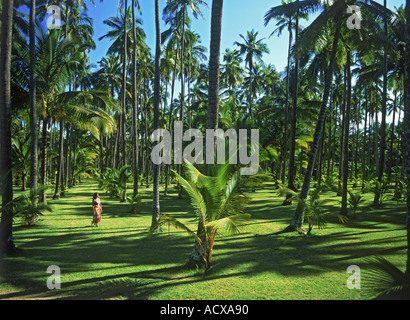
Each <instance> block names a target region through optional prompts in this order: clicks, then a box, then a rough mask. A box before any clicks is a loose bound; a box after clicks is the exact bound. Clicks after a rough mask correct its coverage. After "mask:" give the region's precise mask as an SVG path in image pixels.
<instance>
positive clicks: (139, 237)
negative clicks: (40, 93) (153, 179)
mask: <svg viewBox="0 0 410 320" xmlns="http://www.w3.org/2000/svg"><path fill="white" fill-rule="evenodd" d="M98 191H101V190H98V183H97V182H95V181H93V180H86V181H85V182H83V183H81V184H79V185H77V186H75V187H73V188H72V189H70V190H69V191H68V192H67V193H66V195H65V196H64V197H62V198H61V199H60V200H58V201H57V200H51V199H50V201H49V204H50V205H51V207H52V208H53V212H51V213H47V214H46V215H45V216H44V217H43V219H42V220H41V221H40V222H39V223H38V224H37V225H34V226H31V227H26V226H23V225H21V224H20V223H19V221H16V224H15V227H14V236H15V243H16V246H17V247H18V249H19V253H18V254H17V255H16V256H14V257H5V258H3V259H2V260H0V299H50V298H51V299H56V298H62V299H164V300H165V299H169V300H173V299H201V300H209V299H217V300H220V299H222V300H226V299H235V300H236V299H239V300H241V299H250V300H252V299H258V300H288V299H292V300H294V299H301V300H303V299H315V300H316V299H317V300H328V299H332V300H357V299H367V298H368V297H367V296H366V295H365V290H364V286H365V274H366V272H365V271H366V270H365V269H364V268H363V269H362V281H363V282H362V289H360V290H357V289H356V290H349V289H348V288H347V286H346V281H347V278H348V277H349V274H347V273H346V270H347V268H348V266H350V265H358V266H359V267H360V266H361V265H363V262H364V261H365V259H366V258H368V257H372V256H382V257H384V258H386V259H387V260H389V261H390V262H392V263H394V264H395V265H396V266H397V267H398V268H400V269H401V270H404V268H405V262H406V232H405V225H404V222H405V206H404V204H403V203H397V202H393V201H385V204H384V206H383V207H382V208H372V209H370V207H369V205H370V204H371V201H372V197H371V194H366V195H365V200H366V202H365V203H364V207H365V208H368V209H366V210H362V211H361V212H358V214H357V216H356V218H355V219H351V220H349V222H348V223H347V224H344V225H342V224H340V223H338V222H337V219H336V218H331V219H329V221H328V225H327V227H326V228H325V229H322V230H318V229H314V230H313V231H312V234H311V235H310V236H302V235H299V234H297V233H281V230H283V229H284V228H285V227H286V226H287V225H288V223H289V221H290V219H291V217H292V215H293V213H294V209H295V208H294V206H285V207H284V206H281V203H282V201H283V198H280V197H278V196H277V194H276V190H275V189H274V187H273V184H271V183H265V184H264V185H263V187H261V188H258V189H257V190H256V192H249V195H250V196H251V198H252V199H253V201H252V202H251V204H250V206H249V208H248V209H247V212H248V213H250V214H251V215H252V217H251V219H250V220H249V221H247V222H246V223H245V225H244V226H243V227H242V228H241V233H240V234H239V235H237V236H235V237H231V236H230V237H226V236H220V237H219V238H218V239H217V240H216V242H215V247H214V253H213V262H214V265H215V266H214V268H213V269H212V272H211V273H210V274H207V275H204V274H203V272H202V271H201V270H187V269H186V268H184V264H185V263H186V261H187V258H188V255H189V253H190V252H191V250H192V248H193V240H192V239H191V238H189V237H188V236H187V235H186V234H185V233H183V232H177V231H175V230H173V229H171V230H163V232H161V233H159V234H156V235H154V236H153V237H151V238H148V237H147V229H148V228H149V226H150V223H151V203H152V202H151V189H147V188H144V187H141V192H142V194H143V198H144V201H145V205H144V206H143V207H142V209H141V211H140V213H138V214H132V213H130V205H129V204H127V203H120V202H119V200H118V199H110V198H109V197H108V196H106V195H105V194H104V192H102V191H101V199H102V205H103V210H104V212H103V219H102V223H101V226H100V227H99V228H97V227H92V226H91V220H92V212H91V205H90V204H91V198H92V194H93V192H98ZM162 191H163V189H161V192H162ZM322 196H323V197H329V198H332V199H334V202H333V203H331V204H329V205H328V209H329V210H335V212H337V211H338V208H339V205H338V203H337V201H338V200H339V198H338V197H336V196H335V195H334V194H333V193H332V192H326V193H324V194H323V195H322ZM161 211H162V212H163V213H167V214H170V215H173V216H176V217H178V219H181V220H184V222H186V223H190V224H192V226H193V228H195V221H194V216H193V212H192V210H191V206H190V204H189V200H188V197H184V199H178V197H177V191H176V189H175V188H174V187H173V185H172V186H171V192H170V194H169V195H168V196H166V197H164V196H162V195H161ZM50 265H57V266H59V267H60V270H61V289H60V290H49V289H48V288H47V279H48V278H49V277H50V275H51V274H49V273H47V267H48V266H50Z"/></svg>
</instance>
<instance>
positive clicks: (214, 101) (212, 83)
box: [206, 0, 223, 129]
mask: <svg viewBox="0 0 410 320" xmlns="http://www.w3.org/2000/svg"><path fill="white" fill-rule="evenodd" d="M222 8H223V0H213V1H212V18H211V45H210V57H209V89H208V117H207V126H206V127H207V129H217V128H218V116H219V72H220V71H219V69H220V67H219V63H220V61H219V56H220V52H221V48H220V47H221V28H222Z"/></svg>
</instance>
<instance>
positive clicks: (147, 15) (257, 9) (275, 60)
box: [88, 0, 404, 71]
mask: <svg viewBox="0 0 410 320" xmlns="http://www.w3.org/2000/svg"><path fill="white" fill-rule="evenodd" d="M95 2H96V6H95V7H93V6H92V5H90V4H88V15H89V16H90V17H92V18H93V19H94V30H95V39H96V44H97V49H96V50H94V51H93V52H91V53H90V58H91V61H92V62H93V63H96V62H97V61H98V60H100V59H101V58H102V57H103V56H105V54H106V51H107V48H108V47H109V41H98V40H97V39H98V38H99V37H100V36H102V35H103V34H105V33H106V32H107V31H108V30H109V29H108V28H107V26H106V25H105V24H103V21H104V20H105V19H107V18H108V17H111V16H115V15H116V14H117V5H118V1H117V0H105V1H104V2H102V3H100V2H99V1H98V0H95ZM128 2H129V3H131V0H128ZM139 2H140V4H141V9H142V16H141V18H142V20H143V26H142V27H143V28H144V30H145V32H146V34H147V42H148V45H149V46H150V47H151V48H154V44H155V25H154V1H153V0H140V1H139ZM377 2H379V3H383V0H377ZM207 3H208V6H209V8H207V7H205V6H202V12H203V15H204V18H205V19H202V18H199V20H197V21H196V20H194V19H193V20H192V29H193V30H194V31H196V32H197V33H199V34H200V36H201V39H202V44H203V45H204V46H206V47H207V48H208V47H209V42H210V21H211V3H212V1H210V0H208V1H207ZM280 4H281V1H280V0H271V1H267V0H225V1H224V8H223V16H222V35H221V52H222V53H223V52H224V51H225V49H226V48H231V49H233V48H235V46H234V42H235V41H240V40H241V39H240V37H239V34H244V35H245V34H246V31H248V30H252V29H254V30H255V31H258V32H259V37H260V38H264V39H265V40H264V41H265V42H266V43H267V45H268V47H269V50H270V53H269V54H265V55H264V57H263V59H264V61H265V62H266V63H272V64H273V65H274V66H275V67H276V69H277V70H278V71H283V70H284V68H285V66H286V60H287V48H288V34H287V32H284V33H282V35H281V36H280V37H277V36H276V35H274V36H272V37H270V38H269V35H270V34H271V33H272V31H273V30H274V28H275V22H274V21H272V22H271V23H270V24H269V25H268V26H267V27H265V26H264V15H265V13H266V12H267V11H268V10H269V9H270V8H271V7H274V6H277V5H280ZM401 4H404V0H387V5H388V7H389V8H392V9H393V8H394V7H395V6H397V7H398V6H400V5H401ZM164 6H165V0H160V10H161V11H162V9H163V8H164ZM312 20H313V19H310V20H309V21H303V22H301V24H302V26H306V25H308V24H309V23H310V21H312ZM161 28H162V30H165V26H164V23H163V21H162V26H161Z"/></svg>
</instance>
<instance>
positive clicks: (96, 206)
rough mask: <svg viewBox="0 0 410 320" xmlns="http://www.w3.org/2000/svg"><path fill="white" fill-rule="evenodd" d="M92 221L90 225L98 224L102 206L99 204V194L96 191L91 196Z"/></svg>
mask: <svg viewBox="0 0 410 320" xmlns="http://www.w3.org/2000/svg"><path fill="white" fill-rule="evenodd" d="M92 205H93V222H92V223H91V225H96V226H97V227H98V226H99V223H100V222H101V214H102V212H103V211H102V206H101V200H100V195H99V194H98V193H94V196H93V202H92Z"/></svg>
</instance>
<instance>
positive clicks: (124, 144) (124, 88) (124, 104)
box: [122, 0, 128, 201]
mask: <svg viewBox="0 0 410 320" xmlns="http://www.w3.org/2000/svg"><path fill="white" fill-rule="evenodd" d="M124 6H125V8H124V52H123V54H124V62H123V69H122V135H123V136H122V152H123V154H122V161H123V165H124V166H125V165H127V134H126V133H127V132H126V125H127V124H126V122H127V121H126V119H127V117H126V114H127V59H128V57H127V51H128V44H127V39H128V37H127V32H128V24H127V18H128V14H127V12H128V0H125V2H124ZM126 199H127V190H126V189H125V190H124V197H123V198H122V200H123V201H126Z"/></svg>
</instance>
